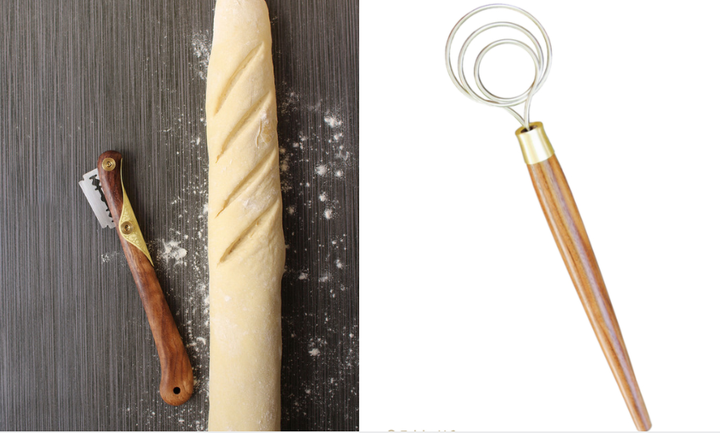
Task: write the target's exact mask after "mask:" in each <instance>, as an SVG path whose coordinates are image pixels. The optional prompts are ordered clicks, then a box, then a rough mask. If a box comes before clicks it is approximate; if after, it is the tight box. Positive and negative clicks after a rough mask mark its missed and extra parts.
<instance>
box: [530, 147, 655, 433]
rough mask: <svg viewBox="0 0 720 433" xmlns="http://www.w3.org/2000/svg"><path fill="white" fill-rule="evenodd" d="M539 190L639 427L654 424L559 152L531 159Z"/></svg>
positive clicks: (606, 353) (546, 216)
mask: <svg viewBox="0 0 720 433" xmlns="http://www.w3.org/2000/svg"><path fill="white" fill-rule="evenodd" d="M528 170H529V171H530V177H531V178H532V182H533V185H534V186H535V192H537V196H538V200H540V205H541V206H542V209H543V212H544V213H545V218H547V221H548V224H549V225H550V230H551V231H552V234H553V237H554V238H555V242H556V243H557V246H558V249H559V250H560V254H561V255H562V258H563V260H564V261H565V266H567V269H568V272H569V273H570V277H571V278H572V281H573V283H574V284H575V289H576V290H577V293H578V295H579V296H580V300H581V301H582V304H583V307H584V308H585V312H586V313H587V316H588V318H589V319H590V323H591V324H592V327H593V330H594V331H595V335H596V336H597V339H598V341H599V342H600V346H601V347H602V350H603V352H604V353H605V358H606V359H607V361H608V364H610V368H611V369H612V372H613V375H614V376H615V380H616V381H617V384H618V386H619V387H620V391H621V392H622V395H623V398H624V399H625V403H626V404H627V406H628V409H629V410H630V414H631V415H632V418H633V421H635V426H636V427H637V429H638V430H641V431H645V430H649V429H650V427H651V426H652V424H651V422H650V416H649V415H648V411H647V408H646V407H645V401H644V400H643V397H642V394H641V393H640V388H639V386H638V383H637V380H636V379H635V373H634V372H633V368H632V364H631V363H630V357H629V356H628V352H627V349H626V348H625V342H624V341H623V337H622V333H621V332H620V326H619V325H618V321H617V318H616V317H615V312H614V311H613V307H612V304H611V303H610V297H609V296H608V293H607V289H606V288H605V283H604V282H603V278H602V275H601V274H600V268H599V267H598V263H597V260H596V259H595V254H594V253H593V249H592V247H591V246H590V239H588V235H587V232H586V231H585V226H584V225H583V222H582V219H581V218H580V213H579V212H578V208H577V205H576V204H575V199H574V198H573V195H572V193H571V192H570V187H569V186H568V183H567V180H566V179H565V175H564V174H563V171H562V168H561V167H560V163H559V162H558V160H557V157H556V156H555V155H554V154H553V155H552V156H551V157H550V158H548V159H546V160H544V161H541V162H536V163H534V164H528Z"/></svg>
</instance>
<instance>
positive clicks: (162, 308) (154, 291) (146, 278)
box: [98, 151, 193, 406]
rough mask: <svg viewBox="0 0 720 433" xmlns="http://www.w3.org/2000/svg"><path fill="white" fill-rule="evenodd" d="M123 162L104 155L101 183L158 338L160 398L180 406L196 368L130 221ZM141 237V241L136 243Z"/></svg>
mask: <svg viewBox="0 0 720 433" xmlns="http://www.w3.org/2000/svg"><path fill="white" fill-rule="evenodd" d="M121 163H122V155H120V153H118V152H115V151H107V152H105V153H103V154H102V155H100V158H99V159H98V173H99V177H100V183H101V184H102V189H103V193H104V194H105V200H106V201H107V204H108V207H109V208H110V213H111V214H112V217H113V221H114V222H115V228H116V229H117V233H118V237H119V238H120V244H122V248H123V251H124V252H125V257H126V258H127V262H128V266H129V267H130V272H132V275H133V279H134V280H135V285H136V286H137V289H138V293H139V294H140V299H141V300H142V304H143V307H144V308H145V314H146V315H147V318H148V322H149V323H150V329H151V330H152V334H153V338H154V339H155V346H156V347H157V351H158V356H159V358H160V367H161V369H162V379H161V381H160V396H161V397H162V399H163V400H165V402H166V403H168V404H171V405H173V406H178V405H181V404H183V403H185V402H186V401H188V399H189V398H190V396H192V393H193V372H192V367H191V365H190V359H189V358H188V355H187V351H186V350H185V345H184V344H183V342H182V339H181V338H180V333H179V332H178V329H177V326H176V325H175V320H173V316H172V313H171V312H170V307H168V304H167V301H166V300H165V296H164V295H163V292H162V289H161V288H160V283H159V282H158V279H157V275H156V274H155V269H154V268H153V265H152V263H151V262H150V258H149V253H147V247H145V241H144V240H143V239H142V234H141V233H140V228H139V227H137V221H136V219H135V216H134V214H133V215H132V219H131V220H128V215H129V214H132V213H133V212H132V208H130V207H129V203H125V202H124V200H125V199H126V198H127V195H126V194H125V191H124V188H123V184H122V177H121ZM124 235H125V236H124ZM128 235H130V237H129V236H128ZM132 236H135V237H134V238H133V237H132ZM138 236H139V239H140V242H138V241H137V240H136V239H137V237H138ZM128 239H130V240H128ZM141 247H142V249H141ZM143 250H144V251H143ZM146 254H148V255H147V256H146Z"/></svg>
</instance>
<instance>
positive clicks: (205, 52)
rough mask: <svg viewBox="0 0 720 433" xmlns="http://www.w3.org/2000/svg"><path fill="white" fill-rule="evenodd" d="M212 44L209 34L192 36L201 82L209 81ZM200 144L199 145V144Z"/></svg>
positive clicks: (197, 33) (196, 70)
mask: <svg viewBox="0 0 720 433" xmlns="http://www.w3.org/2000/svg"><path fill="white" fill-rule="evenodd" d="M211 46H212V42H211V41H210V36H209V35H208V34H207V33H199V32H196V33H193V35H192V47H193V52H194V53H195V57H196V58H197V59H198V63H197V66H196V68H195V73H196V74H197V76H198V77H200V79H201V80H206V79H207V69H208V64H209V63H210V47H211ZM198 144H199V143H198Z"/></svg>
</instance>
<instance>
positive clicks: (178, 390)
mask: <svg viewBox="0 0 720 433" xmlns="http://www.w3.org/2000/svg"><path fill="white" fill-rule="evenodd" d="M173 392H174V393H175V394H180V388H178V387H177V386H176V387H175V388H173Z"/></svg>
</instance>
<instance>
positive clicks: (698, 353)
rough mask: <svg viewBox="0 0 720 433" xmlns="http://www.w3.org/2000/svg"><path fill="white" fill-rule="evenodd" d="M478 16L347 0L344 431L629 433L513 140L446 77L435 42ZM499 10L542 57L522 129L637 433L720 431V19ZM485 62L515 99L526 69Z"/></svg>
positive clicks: (690, 7) (502, 117)
mask: <svg viewBox="0 0 720 433" xmlns="http://www.w3.org/2000/svg"><path fill="white" fill-rule="evenodd" d="M481 4H482V3H480V2H478V1H476V0H474V1H452V2H450V1H447V2H438V1H414V2H411V1H363V2H362V4H361V9H360V82H361V89H360V116H361V126H360V137H361V143H362V146H361V149H362V151H361V161H360V167H361V184H360V191H361V203H360V224H361V240H360V241H361V242H360V244H361V267H360V271H361V276H360V278H361V280H360V281H361V291H360V293H361V294H360V314H361V317H360V324H361V337H360V338H361V340H360V341H361V348H360V353H361V364H360V365H361V375H360V377H361V379H360V380H361V382H360V428H361V429H362V430H380V431H388V430H390V429H392V430H395V431H399V430H409V431H412V430H418V431H420V430H426V431H431V430H448V431H449V430H571V429H577V430H595V431H597V430H634V425H633V423H632V420H631V418H630V415H629V413H628V411H627V409H626V407H625V404H624V402H623V400H622V397H621V395H620V392H619V390H618V387H617V385H616V384H615V381H614V379H613V376H612V374H611V372H610V369H609V368H608V366H607V363H606V361H605V358H604V357H603V355H602V352H601V350H600V346H599V345H598V342H597V340H596V339H595V336H594V334H593V332H592V329H591V327H590V325H589V322H588V320H587V317H586V316H585V313H584V311H583V308H582V306H581V304H580V301H579V299H578V296H577V294H576V292H575V289H574V287H573V285H572V282H571V280H570V278H569V276H568V274H567V271H566V269H565V266H564V264H563V262H562V259H561V257H560V254H559V253H558V251H557V248H556V246H555V243H554V241H553V238H552V235H551V233H550V230H549V229H548V227H547V223H546V221H545V218H544V216H543V214H542V211H541V209H540V206H539V204H538V202H537V198H536V196H535V192H534V190H533V187H532V184H531V182H530V178H529V175H528V173H527V168H526V166H525V164H524V163H523V160H522V156H521V153H520V150H519V147H518V144H517V139H516V138H515V135H514V131H515V129H517V127H519V124H518V123H517V121H516V120H515V119H513V118H512V117H511V116H510V115H509V114H508V113H507V112H505V111H504V110H502V109H498V108H493V107H488V106H484V105H480V104H478V103H475V102H473V101H471V100H469V99H468V98H466V97H465V96H463V95H461V94H460V92H459V91H458V90H457V89H455V87H454V86H453V85H452V83H451V82H450V80H449V78H448V76H447V73H446V71H445V65H444V46H445V41H446V38H447V35H448V33H449V32H450V29H451V28H452V27H453V25H454V24H455V23H456V22H457V20H458V19H460V17H461V16H463V15H464V14H465V13H466V12H468V11H470V10H471V9H473V8H475V7H477V6H479V5H481ZM515 4H516V5H517V6H520V7H522V8H524V9H526V10H528V11H529V12H530V13H532V14H533V15H534V16H535V17H537V18H538V19H539V20H540V22H541V23H542V24H543V25H544V26H545V28H546V29H547V31H548V33H549V35H550V39H551V41H552V44H553V49H554V61H553V65H552V69H551V71H550V77H549V79H548V81H547V83H546V84H545V86H544V87H543V88H542V89H541V90H540V92H539V93H538V94H537V95H536V97H535V99H534V101H533V106H532V107H533V108H532V110H531V119H532V120H538V121H542V122H544V124H545V128H546V131H547V133H548V136H549V138H550V140H551V142H552V143H553V145H554V147H555V150H556V152H557V155H558V158H559V161H560V162H561V164H562V166H563V169H564V170H565V174H566V176H567V178H568V181H569V183H570V185H571V187H572V190H573V193H574V195H575V199H576V201H577V203H578V206H579V208H580V211H581V214H582V216H583V219H584V221H585V225H586V228H587V230H588V233H589V235H590V239H591V241H592V245H593V248H594V250H595V253H596V255H597V257H598V260H599V263H600V267H601V269H602V271H603V275H604V277H605V282H606V284H607V287H608V291H609V293H610V297H611V299H612V302H613V305H614V307H615V311H616V314H617V316H618V320H619V322H620V325H621V328H622V331H623V335H624V338H625V342H626V345H627V347H628V350H629V353H630V357H631V359H632V362H633V366H634V368H635V372H636V374H637V378H638V380H639V383H640V387H641V390H642V392H643V394H644V397H645V402H646V404H647V407H648V409H649V412H650V416H651V418H652V421H653V425H654V427H653V430H654V431H664V430H718V429H720V417H719V416H718V413H719V412H720V314H718V311H719V307H720V283H719V281H718V279H719V273H718V271H719V270H720V266H719V264H720V254H719V253H718V245H720V229H719V228H718V227H719V225H720V208H719V206H718V198H719V197H720V170H719V167H720V132H719V128H720V122H719V119H720V106H719V105H718V104H719V101H720V84H719V81H720V64H719V59H720V56H719V55H718V53H719V52H720V51H719V48H718V47H719V46H720V30H719V27H720V26H719V25H718V17H719V16H720V3H708V2H704V3H691V2H683V3H682V4H680V3H671V2H658V3H651V2H639V3H631V4H626V3H624V2H602V3H587V2H548V1H537V2H531V1H517V2H516V3H515ZM508 14H510V15H501V17H502V16H504V17H506V18H509V19H514V16H513V15H512V13H508ZM497 16H498V15H495V16H493V18H492V20H495V19H497V18H496V17H497ZM483 45H484V44H483ZM491 54H492V55H488V57H487V63H483V65H484V67H485V66H487V75H485V72H486V69H483V77H487V79H486V81H487V84H488V87H489V88H490V90H491V91H492V90H497V91H498V93H501V94H503V95H506V96H510V95H511V94H513V93H512V92H513V89H515V90H520V91H522V90H524V88H526V87H527V85H528V84H529V81H531V80H532V66H531V63H530V61H529V58H527V57H526V54H525V53H524V52H522V51H521V50H520V49H517V48H515V47H501V48H498V49H497V50H496V51H494V52H493V53H491ZM503 65H510V66H509V69H510V70H509V71H505V72H503V71H502V67H503ZM515 70H517V71H520V72H519V73H518V74H513V73H512V72H513V71H515ZM493 72H495V73H493ZM505 79H508V80H510V81H512V82H514V83H515V84H508V83H506V82H505ZM518 80H519V83H518ZM505 90H508V91H509V92H511V93H508V91H505Z"/></svg>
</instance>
